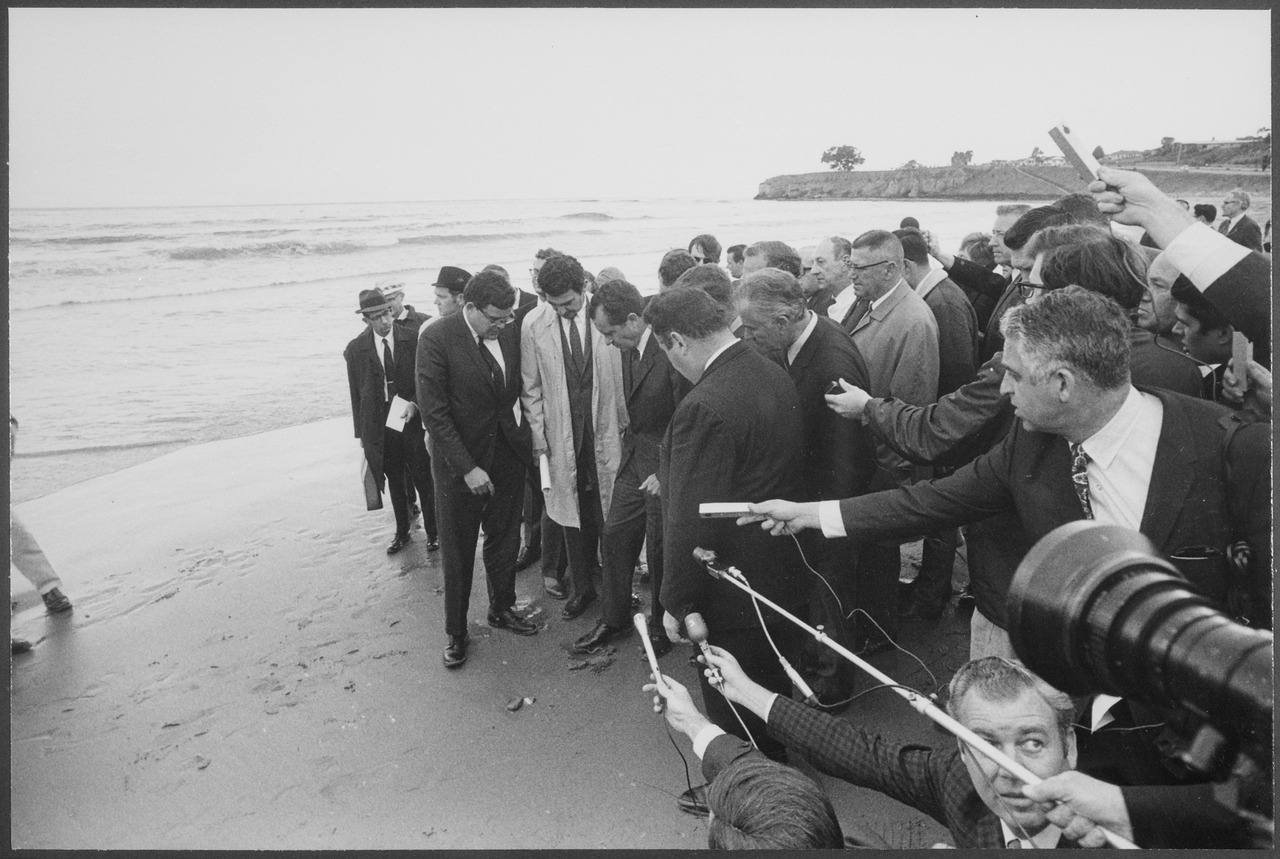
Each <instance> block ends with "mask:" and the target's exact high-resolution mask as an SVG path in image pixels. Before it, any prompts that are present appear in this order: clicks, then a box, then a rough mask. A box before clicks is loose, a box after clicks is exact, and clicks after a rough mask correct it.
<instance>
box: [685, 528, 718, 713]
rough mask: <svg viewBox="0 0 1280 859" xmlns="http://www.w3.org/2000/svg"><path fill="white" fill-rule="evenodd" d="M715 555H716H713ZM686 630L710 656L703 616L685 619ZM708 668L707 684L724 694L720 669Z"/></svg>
mask: <svg viewBox="0 0 1280 859" xmlns="http://www.w3.org/2000/svg"><path fill="white" fill-rule="evenodd" d="M713 554H714V553H713ZM684 629H685V632H686V633H687V634H688V636H689V640H690V641H692V642H693V643H694V644H696V645H698V648H699V649H700V650H701V651H702V655H703V656H704V657H706V656H710V654H711V646H710V645H709V644H707V625H706V623H704V622H703V620H702V616H701V615H694V614H691V615H689V616H688V617H686V618H685V619H684ZM707 668H709V669H710V673H709V674H708V675H707V682H708V683H710V684H711V685H712V686H713V687H715V688H716V689H718V690H719V691H720V692H724V678H723V677H721V676H720V669H719V668H716V667H715V666H714V665H712V664H711V662H710V660H708V662H707Z"/></svg>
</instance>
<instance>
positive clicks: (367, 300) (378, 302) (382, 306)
mask: <svg viewBox="0 0 1280 859" xmlns="http://www.w3.org/2000/svg"><path fill="white" fill-rule="evenodd" d="M390 306H391V305H390V304H388V303H387V297H386V296H385V295H383V294H382V290H380V289H362V290H360V309H359V310H357V311H356V313H381V312H382V311H384V310H386V309H387V308H388V307H390Z"/></svg>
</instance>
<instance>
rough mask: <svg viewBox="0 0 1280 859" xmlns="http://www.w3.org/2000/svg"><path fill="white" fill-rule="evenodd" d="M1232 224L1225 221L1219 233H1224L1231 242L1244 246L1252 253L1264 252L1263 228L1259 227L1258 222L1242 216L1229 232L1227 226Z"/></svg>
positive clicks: (1219, 228) (1220, 226)
mask: <svg viewBox="0 0 1280 859" xmlns="http://www.w3.org/2000/svg"><path fill="white" fill-rule="evenodd" d="M1229 223H1231V222H1230V221H1228V220H1224V221H1223V222H1222V223H1221V224H1219V225H1218V232H1220V233H1222V234H1223V235H1224V236H1226V237H1227V238H1229V239H1231V241H1233V242H1235V243H1236V244H1238V245H1244V246H1245V247H1246V248H1248V249H1249V250H1251V251H1261V250H1262V228H1261V227H1259V226H1258V222H1257V221H1255V220H1254V219H1253V218H1251V217H1249V216H1248V215H1247V214H1246V215H1241V216H1240V221H1239V222H1238V223H1237V224H1236V225H1235V226H1234V227H1232V228H1231V229H1230V230H1227V224H1229Z"/></svg>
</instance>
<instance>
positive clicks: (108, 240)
mask: <svg viewBox="0 0 1280 859" xmlns="http://www.w3.org/2000/svg"><path fill="white" fill-rule="evenodd" d="M10 240H11V241H13V242H14V243H15V244H27V245H118V244H122V243H124V242H160V241H165V237H164V236H153V235H150V234H147V233H133V234H130V235H124V236H55V237H54V238H49V239H36V238H28V237H26V236H13V237H12V238H11V239H10Z"/></svg>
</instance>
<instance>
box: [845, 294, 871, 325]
mask: <svg viewBox="0 0 1280 859" xmlns="http://www.w3.org/2000/svg"><path fill="white" fill-rule="evenodd" d="M870 309H871V302H870V301H867V300H866V299H865V298H859V299H858V300H857V301H855V302H854V303H853V307H851V308H849V317H848V321H847V322H845V328H846V329H847V330H849V331H852V330H853V329H854V328H857V327H858V323H859V322H861V321H862V317H864V316H866V315H867V311H868V310H870Z"/></svg>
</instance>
